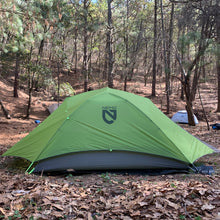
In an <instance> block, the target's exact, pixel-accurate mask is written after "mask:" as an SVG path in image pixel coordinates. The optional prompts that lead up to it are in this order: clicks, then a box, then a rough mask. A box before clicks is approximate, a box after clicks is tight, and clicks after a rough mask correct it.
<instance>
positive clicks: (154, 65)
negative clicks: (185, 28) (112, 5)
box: [151, 0, 157, 96]
mask: <svg viewBox="0 0 220 220" xmlns="http://www.w3.org/2000/svg"><path fill="white" fill-rule="evenodd" d="M156 48H157V0H154V52H153V78H152V92H151V95H152V96H156V75H157V51H156Z"/></svg>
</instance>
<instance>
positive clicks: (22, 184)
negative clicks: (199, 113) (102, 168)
mask: <svg viewBox="0 0 220 220" xmlns="http://www.w3.org/2000/svg"><path fill="white" fill-rule="evenodd" d="M0 182H1V185H0V217H1V219H89V220H92V219H97V220H99V219H124V220H129V219H197V220H199V219H218V218H219V217H220V216H219V215H220V176H219V175H218V174H214V175H212V176H205V175H201V174H175V175H160V176H149V175H143V174H138V173H137V174H134V173H133V174H129V173H117V174H116V173H112V172H109V173H108V172H103V173H90V174H83V175H82V174H81V175H74V174H65V175H64V174H63V175H59V176H40V175H34V174H24V172H22V173H21V171H20V172H19V170H15V169H12V170H9V169H8V171H3V169H0Z"/></svg>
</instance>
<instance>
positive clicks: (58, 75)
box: [57, 62, 60, 106]
mask: <svg viewBox="0 0 220 220" xmlns="http://www.w3.org/2000/svg"><path fill="white" fill-rule="evenodd" d="M57 103H58V106H59V105H60V63H59V62H57Z"/></svg>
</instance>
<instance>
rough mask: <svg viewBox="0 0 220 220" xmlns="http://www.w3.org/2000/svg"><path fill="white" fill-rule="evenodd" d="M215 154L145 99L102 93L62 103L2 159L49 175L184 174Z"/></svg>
mask: <svg viewBox="0 0 220 220" xmlns="http://www.w3.org/2000/svg"><path fill="white" fill-rule="evenodd" d="M213 152H214V150H213V149H211V148H210V147H209V146H207V145H206V144H205V143H202V142H201V141H200V140H198V139H197V138H195V137H194V136H192V135H191V134H189V133H188V132H186V131H185V130H184V129H182V128H181V127H180V126H179V125H177V124H176V123H174V122H173V121H172V120H170V119H169V118H168V117H167V116H166V115H164V114H163V113H162V112H161V111H160V110H159V109H158V108H157V107H156V106H155V105H154V104H153V103H152V102H151V101H150V100H149V99H147V98H145V97H141V96H138V95H135V94H132V93H128V92H124V91H120V90H116V89H110V88H103V89H98V90H93V91H89V92H86V93H82V94H79V95H76V96H72V97H69V98H66V99H65V100H64V102H63V103H62V104H61V105H60V106H59V108H58V109H56V110H55V111H54V112H53V113H52V114H51V115H50V116H49V117H48V118H47V119H45V120H44V121H43V122H42V123H41V124H39V125H38V127H36V128H35V129H34V130H33V131H32V132H30V133H29V135H27V136H26V137H25V138H23V139H22V140H21V141H19V142H18V143H17V144H15V145H14V146H12V147H11V148H10V149H8V151H6V152H5V153H4V154H3V156H16V157H22V158H25V159H27V160H29V161H31V164H30V166H29V167H28V169H27V172H42V171H44V172H47V171H61V170H67V169H74V170H76V171H77V170H106V169H186V168H188V167H189V166H190V165H192V164H193V163H194V161H196V160H197V159H198V158H200V157H202V156H204V155H206V154H211V153H213ZM36 162H37V163H36ZM35 164H36V165H35ZM33 165H34V169H31V168H32V167H33Z"/></svg>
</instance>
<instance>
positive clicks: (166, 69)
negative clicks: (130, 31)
mask: <svg viewBox="0 0 220 220" xmlns="http://www.w3.org/2000/svg"><path fill="white" fill-rule="evenodd" d="M160 9H161V25H162V36H163V59H164V69H165V78H166V99H167V114H169V111H170V69H169V67H168V58H167V53H166V52H167V49H168V48H167V40H166V36H165V28H164V16H163V0H160ZM173 11H174V8H173V4H172V12H171V14H172V13H173ZM172 16H173V15H171V18H172ZM171 21H172V19H171ZM172 22H173V21H172ZM171 34H172V32H171Z"/></svg>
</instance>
